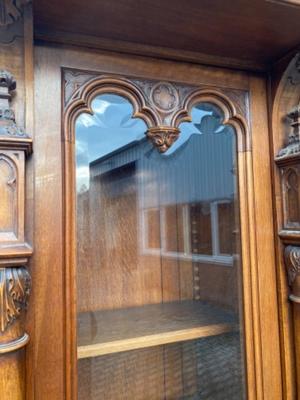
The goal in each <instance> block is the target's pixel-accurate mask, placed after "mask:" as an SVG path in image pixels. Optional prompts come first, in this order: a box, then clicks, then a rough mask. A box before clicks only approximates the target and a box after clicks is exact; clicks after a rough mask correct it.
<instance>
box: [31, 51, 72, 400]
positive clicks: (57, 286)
mask: <svg viewBox="0 0 300 400" xmlns="http://www.w3.org/2000/svg"><path fill="white" fill-rule="evenodd" d="M57 63H59V64H60V61H59V59H58V58H57V57H56V59H55V60H54V59H53V57H52V56H50V55H49V57H48V54H47V53H44V54H43V55H42V57H38V58H37V64H36V65H35V115H36V125H35V132H36V136H35V154H36V157H35V215H34V219H35V231H34V235H35V237H34V240H35V249H36V251H35V256H34V260H33V261H34V271H33V279H34V282H35V295H34V307H35V326H34V329H35V338H34V340H35V342H34V347H33V351H34V357H33V363H34V365H33V373H34V375H35V398H36V399H43V398H47V397H48V398H49V399H50V398H51V399H53V400H54V399H57V400H58V399H61V400H62V399H64V398H65V378H64V377H65V375H64V374H65V372H64V371H65V344H64V337H65V320H64V315H65V312H67V310H65V300H64V296H65V289H64V285H65V280H64V276H65V270H64V262H63V252H62V241H63V232H62V220H63V213H62V153H61V136H60V124H61V114H60V101H61V75H60V69H59V67H58V65H57ZM46 77H47V79H45V78H46ZM74 300H75V299H74ZM45 371H47V373H45ZM50 371H51V373H50Z"/></svg>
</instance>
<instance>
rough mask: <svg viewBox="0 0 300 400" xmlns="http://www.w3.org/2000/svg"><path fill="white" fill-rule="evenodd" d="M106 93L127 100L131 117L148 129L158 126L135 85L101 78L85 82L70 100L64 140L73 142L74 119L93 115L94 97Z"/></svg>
mask: <svg viewBox="0 0 300 400" xmlns="http://www.w3.org/2000/svg"><path fill="white" fill-rule="evenodd" d="M107 93H113V94H117V95H119V96H122V97H125V98H126V99H128V100H129V101H130V103H131V104H132V106H133V114H132V117H133V118H141V119H142V120H143V121H144V122H145V123H146V125H147V126H148V127H149V128H150V127H154V126H155V125H158V124H159V121H158V118H157V116H156V115H155V113H154V112H153V111H152V109H151V108H150V107H149V106H148V105H147V103H146V100H145V97H144V95H143V93H142V91H141V90H140V89H139V88H138V87H137V86H136V85H134V84H133V83H132V82H130V81H129V80H127V79H124V78H116V77H109V76H105V77H103V76H101V77H98V78H95V79H92V80H91V81H89V82H87V83H86V84H85V85H84V86H83V87H82V88H81V89H79V90H78V91H77V92H76V94H75V97H74V96H73V98H72V99H71V102H70V103H69V105H68V107H67V109H66V111H65V118H64V121H65V129H64V138H65V140H67V141H70V142H74V136H75V135H74V128H75V121H76V118H77V117H78V116H79V115H80V114H81V113H88V114H91V115H93V110H92V107H91V104H92V101H93V100H94V98H95V97H96V96H98V95H101V94H107Z"/></svg>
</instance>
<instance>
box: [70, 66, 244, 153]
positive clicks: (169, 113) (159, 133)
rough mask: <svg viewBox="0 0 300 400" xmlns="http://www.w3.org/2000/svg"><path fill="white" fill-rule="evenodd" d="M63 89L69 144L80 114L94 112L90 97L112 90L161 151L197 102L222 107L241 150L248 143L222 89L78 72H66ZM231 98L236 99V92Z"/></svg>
mask: <svg viewBox="0 0 300 400" xmlns="http://www.w3.org/2000/svg"><path fill="white" fill-rule="evenodd" d="M64 90H65V113H64V139H65V140H67V141H71V142H72V143H73V142H74V126H75V121H76V118H77V117H78V116H79V114H81V113H88V114H93V110H92V108H91V103H92V101H93V99H94V98H95V97H96V96H97V95H101V94H105V93H114V94H117V95H119V96H123V97H125V98H127V99H128V100H129V101H130V102H131V104H132V106H133V115H132V116H133V118H141V119H142V120H143V121H144V122H145V123H146V125H147V131H146V132H145V134H146V136H147V137H148V138H149V140H151V142H152V143H153V145H154V146H155V147H156V148H157V149H158V151H159V152H161V153H164V152H166V151H167V150H168V149H169V148H170V147H171V146H172V144H173V143H174V142H175V141H176V140H177V139H178V137H179V135H180V124H181V123H182V122H191V109H192V107H193V106H194V105H195V104H197V103H200V102H210V103H212V104H214V105H216V106H218V107H219V108H220V109H221V110H222V112H223V114H224V121H223V123H224V124H229V125H232V126H233V127H234V128H235V130H236V132H237V136H238V148H239V150H240V151H243V150H249V149H250V146H251V145H250V137H249V130H248V126H247V119H246V115H243V113H240V112H238V110H237V107H236V105H235V102H234V101H232V99H231V96H230V94H231V95H232V93H230V94H229V96H228V95H227V94H226V93H224V92H225V90H224V91H222V90H219V89H218V90H217V89H215V88H208V87H203V88H200V87H196V86H191V85H181V84H178V83H174V82H169V81H154V80H148V79H147V80H145V79H136V78H127V77H120V76H113V75H110V76H109V75H96V74H95V75H94V74H89V73H85V72H82V73H80V72H78V71H66V72H65V86H64ZM233 97H235V99H236V98H237V95H236V94H234V96H233ZM238 106H239V105H238ZM240 110H243V105H241V106H240Z"/></svg>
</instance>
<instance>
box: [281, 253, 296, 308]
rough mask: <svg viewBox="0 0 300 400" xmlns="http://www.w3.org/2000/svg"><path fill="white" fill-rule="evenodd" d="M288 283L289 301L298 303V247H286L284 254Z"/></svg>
mask: <svg viewBox="0 0 300 400" xmlns="http://www.w3.org/2000/svg"><path fill="white" fill-rule="evenodd" d="M284 258H285V265H286V269H287V274H288V283H289V286H290V287H291V294H290V296H289V298H290V300H292V301H294V302H296V303H300V247H298V246H287V247H286V249H285V252H284Z"/></svg>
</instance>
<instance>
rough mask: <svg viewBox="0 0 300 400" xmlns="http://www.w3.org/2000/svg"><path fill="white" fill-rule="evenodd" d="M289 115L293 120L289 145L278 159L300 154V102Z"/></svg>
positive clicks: (282, 150) (280, 153)
mask: <svg viewBox="0 0 300 400" xmlns="http://www.w3.org/2000/svg"><path fill="white" fill-rule="evenodd" d="M287 117H288V119H289V120H291V123H290V127H291V128H290V133H289V136H288V145H287V146H286V147H284V148H283V149H281V150H280V152H279V153H278V156H277V157H276V158H277V160H278V159H281V158H287V157H288V156H294V155H296V154H300V104H298V105H297V106H296V107H295V108H293V109H292V110H291V111H290V112H289V113H288V115H287Z"/></svg>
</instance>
